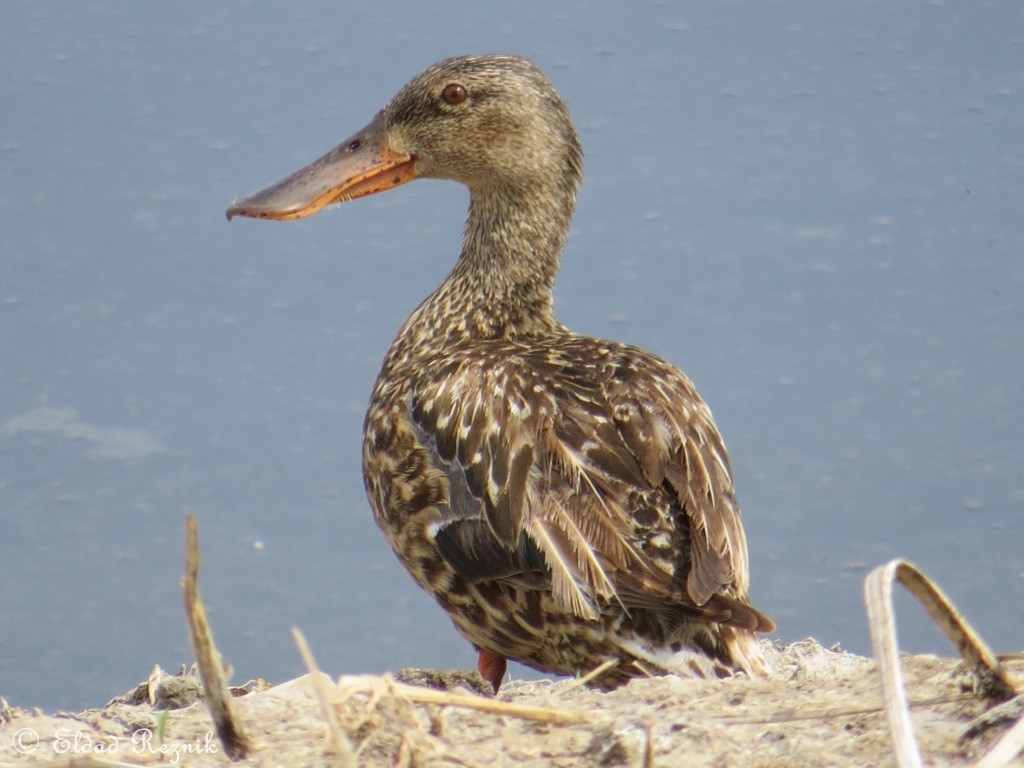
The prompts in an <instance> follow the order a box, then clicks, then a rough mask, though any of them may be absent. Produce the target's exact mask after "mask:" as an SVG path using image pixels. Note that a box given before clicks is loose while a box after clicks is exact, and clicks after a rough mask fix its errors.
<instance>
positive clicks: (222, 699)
mask: <svg viewBox="0 0 1024 768" xmlns="http://www.w3.org/2000/svg"><path fill="white" fill-rule="evenodd" d="M198 579H199V533H198V529H197V524H196V519H195V518H194V517H193V516H192V515H186V516H185V577H184V578H183V579H182V581H181V590H182V594H183V596H184V598H185V616H186V617H187V618H188V634H189V638H190V639H191V641H192V649H193V650H194V651H195V654H196V661H197V662H198V663H199V675H200V677H201V678H202V680H203V691H204V692H205V697H204V701H205V703H206V708H207V709H208V710H210V716H211V717H212V718H213V724H214V727H215V728H216V730H217V736H218V737H219V738H220V743H221V744H222V745H223V746H224V752H225V753H226V754H227V755H228V757H230V758H231V759H232V760H241V759H242V758H243V757H245V756H246V755H247V754H248V753H249V750H250V742H249V737H248V736H247V735H246V734H245V731H244V729H243V728H242V725H241V723H240V722H239V721H238V718H237V717H236V716H235V709H234V706H233V704H232V697H231V692H230V691H229V690H228V685H227V681H225V679H224V667H223V666H222V665H221V661H220V653H218V651H217V646H216V645H214V642H213V632H212V630H211V629H210V623H209V621H208V620H207V618H206V608H205V606H204V605H203V601H202V598H200V597H199V586H198Z"/></svg>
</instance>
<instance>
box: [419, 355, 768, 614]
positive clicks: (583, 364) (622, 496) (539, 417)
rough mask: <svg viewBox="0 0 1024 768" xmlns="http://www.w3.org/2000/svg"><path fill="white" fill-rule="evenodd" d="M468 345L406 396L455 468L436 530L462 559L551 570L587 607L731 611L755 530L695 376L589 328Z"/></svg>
mask: <svg viewBox="0 0 1024 768" xmlns="http://www.w3.org/2000/svg"><path fill="white" fill-rule="evenodd" d="M473 352H474V353H473V354H472V355H467V356H466V357H463V358H461V360H460V361H458V362H451V358H450V357H449V358H448V360H449V362H447V363H444V364H443V366H442V367H441V368H439V369H438V370H433V369H431V370H426V371H424V372H423V373H424V375H423V377H422V379H421V381H422V382H423V384H422V385H421V386H420V387H418V388H417V389H416V391H415V393H414V395H413V401H412V403H411V406H412V416H413V419H414V421H415V423H416V424H417V426H418V429H419V430H420V431H421V443H422V444H423V445H424V446H426V447H428V449H431V450H432V451H433V452H434V455H435V459H436V463H437V464H438V465H439V466H440V467H442V468H443V469H444V471H445V472H446V474H447V476H448V479H449V484H450V494H449V495H450V500H449V505H448V515H449V518H448V519H447V520H445V521H443V522H442V524H441V525H440V526H439V530H438V535H437V543H438V546H439V547H440V548H441V550H442V552H443V553H444V554H445V556H446V558H448V559H449V561H450V562H452V564H453V566H455V567H456V568H457V569H459V568H460V567H461V568H462V569H463V571H464V572H465V573H466V574H467V575H470V576H472V575H475V576H476V577H477V578H481V579H482V578H505V577H509V576H513V575H515V574H516V573H519V574H527V575H530V576H532V577H536V576H537V575H538V573H540V572H542V571H546V572H547V574H548V578H550V584H551V589H552V590H553V592H554V594H555V595H556V597H557V598H558V599H560V600H561V601H562V602H563V604H564V605H566V606H567V607H568V608H570V609H571V610H572V611H573V612H575V613H577V614H578V615H580V616H584V617H588V618H594V617H596V615H597V612H598V609H597V605H598V602H599V601H601V600H604V601H618V602H620V603H622V604H623V605H624V606H626V607H660V608H670V607H678V608H683V609H688V610H692V611H694V612H697V613H704V614H707V615H708V616H709V618H712V619H714V620H719V621H729V618H730V613H729V611H730V604H731V603H732V602H733V601H732V600H731V598H730V595H732V596H736V597H739V598H741V599H742V598H743V597H744V596H745V591H746V583H747V566H746V543H745V540H744V537H743V529H742V525H741V523H740V519H739V512H738V509H737V507H736V504H735V500H734V498H733V488H732V480H731V476H730V471H729V465H728V459H727V457H726V454H725V449H724V447H723V446H722V442H721V439H720V438H719V436H718V432H717V430H716V429H715V427H714V423H713V422H712V421H711V415H710V413H709V412H708V410H707V407H706V406H705V405H704V403H703V402H702V401H701V400H700V398H699V397H698V396H697V394H696V392H695V390H694V388H693V385H692V384H691V383H690V382H689V380H687V379H686V378H685V377H684V376H683V375H682V374H681V373H680V372H678V371H677V370H676V369H674V368H673V367H672V366H670V365H668V364H667V363H665V362H663V361H661V360H659V359H658V358H655V357H653V356H652V355H649V354H647V353H644V352H642V351H641V350H637V349H634V348H631V347H625V346H622V345H612V344H605V343H603V342H597V341H595V340H593V339H587V338H584V337H569V338H567V339H561V340H560V341H558V342H557V343H552V344H551V345H548V346H540V347H538V346H536V345H534V346H532V347H531V348H529V349H526V348H523V347H518V346H516V345H513V344H500V345H495V344H493V343H492V344H489V345H487V346H482V345H481V347H479V348H477V349H475V350H474V351H473ZM460 572H461V571H460ZM723 589H725V590H726V592H727V593H728V594H726V595H724V596H723V595H718V593H720V592H721V591H722V590H723ZM737 618H738V617H737ZM738 623H743V624H748V623H750V620H749V618H748V619H747V620H744V621H741V622H738ZM755 623H756V622H755Z"/></svg>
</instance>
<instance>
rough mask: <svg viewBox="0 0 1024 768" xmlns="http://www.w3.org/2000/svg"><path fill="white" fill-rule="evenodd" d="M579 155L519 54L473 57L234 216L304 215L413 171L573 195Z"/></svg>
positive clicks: (545, 84) (422, 82) (428, 73)
mask: <svg viewBox="0 0 1024 768" xmlns="http://www.w3.org/2000/svg"><path fill="white" fill-rule="evenodd" d="M580 166H581V154H580V147H579V142H578V140H577V138H576V132H575V130H574V128H573V125H572V121H571V120H570V118H569V110H568V109H567V108H566V106H565V103H564V102H563V101H562V99H561V98H560V97H559V95H558V93H557V92H556V91H555V89H554V87H553V86H552V85H551V83H550V81H548V79H547V78H546V77H545V76H544V74H543V73H542V72H541V71H540V70H539V69H538V68H537V67H536V66H535V65H534V64H532V63H531V62H530V61H527V60H526V59H523V58H519V57H516V56H503V55H488V56H466V57H459V58H453V59H446V60H444V61H441V62H438V63H437V64H434V65H433V66H432V67H430V68H429V69H427V70H425V71H424V72H422V73H420V74H419V75H417V76H416V77H414V78H413V79H412V80H411V81H410V82H409V83H408V84H407V85H406V86H405V87H404V88H402V90H401V91H399V92H398V94H397V95H396V96H395V97H394V98H393V99H392V100H391V102H390V103H389V104H388V105H387V106H386V107H385V108H384V109H383V110H381V111H380V112H379V113H378V114H377V116H376V117H375V118H374V119H373V121H372V122H370V124H369V125H367V126H366V127H365V128H363V129H362V130H361V131H357V132H356V133H355V134H353V135H352V136H350V137H349V138H347V139H345V141H343V142H342V143H341V144H339V145H338V146H337V147H335V148H334V149H332V150H331V151H330V152H328V153H327V154H326V155H324V156H323V157H321V158H320V159H319V160H316V161H315V162H313V163H311V164H310V165H307V166H306V167H305V168H302V169H300V170H298V171H296V172H295V173H293V174H291V175H290V176H287V177H285V178H283V179H281V180H280V181H278V182H276V183H274V184H272V185H270V186H269V187H267V188H266V189H263V190H260V191H259V192H256V193H255V194H252V195H250V196H248V197H244V198H242V199H240V200H237V201H235V202H234V203H233V204H232V205H231V207H230V208H228V211H227V215H228V218H229V219H230V218H231V217H232V216H250V217H253V218H265V219H300V218H303V217H305V216H309V215H311V214H314V213H316V212H317V211H319V210H320V209H321V208H323V207H324V206H327V205H330V204H331V203H339V202H344V201H346V200H351V199H353V198H356V197H363V196H364V195H372V194H374V193H376V192H383V191H385V190H388V189H391V188H393V187H396V186H398V185H400V184H404V183H405V182H408V181H412V180H413V179H416V178H420V177H423V178H437V179H452V180H454V181H459V182H461V183H463V184H466V185H467V186H468V187H470V189H471V190H487V189H494V190H506V191H510V192H512V193H516V192H529V191H530V190H533V191H535V192H536V191H539V190H540V189H544V188H551V187H552V186H555V187H556V188H560V189H562V190H565V191H568V193H569V194H570V195H572V194H574V193H575V190H576V187H577V185H578V184H579V179H580Z"/></svg>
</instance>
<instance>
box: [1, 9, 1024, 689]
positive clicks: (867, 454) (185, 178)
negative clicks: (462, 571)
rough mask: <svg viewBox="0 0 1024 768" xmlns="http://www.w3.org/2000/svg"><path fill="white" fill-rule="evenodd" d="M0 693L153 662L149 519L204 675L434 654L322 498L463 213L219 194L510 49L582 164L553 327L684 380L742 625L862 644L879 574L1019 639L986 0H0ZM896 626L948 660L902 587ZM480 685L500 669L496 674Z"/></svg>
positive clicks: (369, 534) (1022, 130)
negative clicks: (446, 69) (280, 204)
mask: <svg viewBox="0 0 1024 768" xmlns="http://www.w3.org/2000/svg"><path fill="white" fill-rule="evenodd" d="M3 15H4V21H3V24H2V25H0V67H2V70H0V71H2V79H0V695H3V696H5V697H6V698H7V699H8V700H9V701H10V702H11V703H12V704H19V705H40V706H43V707H46V708H56V707H65V708H80V707H84V706H87V705H98V704H102V703H103V702H105V701H106V699H107V698H108V697H109V696H111V695H113V694H116V693H119V692H121V691H123V690H125V689H127V688H128V687H130V686H132V685H134V684H135V683H136V682H138V681H139V680H141V679H144V678H145V677H146V675H147V674H148V672H149V670H150V667H151V665H152V664H154V663H159V664H161V665H162V666H164V667H165V668H171V669H174V668H176V667H177V665H178V664H180V663H182V662H187V661H190V660H191V657H192V653H191V651H190V649H189V647H188V641H187V636H186V631H185V623H184V620H183V613H182V609H181V598H180V594H179V587H178V582H179V578H180V575H181V573H182V567H183V563H182V538H183V511H184V510H185V509H188V510H191V511H192V512H193V513H194V514H195V515H196V516H197V517H198V518H199V521H200V526H201V530H200V533H201V542H202V551H203V566H202V571H201V574H200V578H201V585H202V589H203V593H204V596H205V598H206V601H207V603H208V607H209V612H210V616H211V619H212V622H213V627H214V630H215V632H216V635H217V639H218V641H219V644H220V646H221V649H222V651H223V652H224V653H225V655H226V656H227V657H228V658H229V659H230V660H231V661H232V662H233V664H234V666H235V669H236V675H235V678H236V679H246V678H249V677H254V676H263V677H266V678H268V679H270V680H281V679H284V678H286V677H289V676H292V675H295V674H297V673H299V672H300V671H301V668H300V663H299V661H298V658H297V655H296V653H295V651H294V649H293V646H292V641H291V637H290V634H289V628H290V627H291V626H293V625H298V626H300V627H302V628H303V629H304V630H305V631H306V633H307V635H308V636H309V638H310V641H311V643H312V646H313V648H314V649H315V651H316V653H317V655H318V658H319V661H320V663H321V664H322V666H324V667H325V668H326V669H328V670H330V671H332V672H335V673H342V672H364V671H383V670H387V669H392V670H393V669H396V668H398V667H401V666H405V665H423V666H435V667H465V666H469V665H471V664H472V663H473V661H474V655H473V654H472V652H471V649H470V648H469V647H468V645H467V644H466V643H465V642H464V641H463V640H462V639H461V638H460V637H459V636H458V635H457V634H456V633H455V631H454V629H452V627H451V626H450V624H449V623H448V621H447V619H446V618H445V617H444V616H443V614H442V613H441V611H440V610H439V609H438V608H437V607H436V606H435V605H434V604H433V603H432V602H431V601H429V600H428V599H427V598H426V597H425V596H423V595H422V594H421V593H420V592H419V591H418V590H417V588H416V587H415V586H414V585H413V584H412V582H411V581H410V580H409V579H408V577H407V576H406V575H405V573H404V571H403V570H402V569H401V567H400V566H399V565H398V563H397V561H396V560H395V559H394V557H393V556H392V554H391V552H390V550H389V549H388V548H387V546H386V544H385V543H384V540H383V538H382V537H381V536H380V534H379V533H378V532H377V530H376V528H375V527H374V524H373V522H372V520H371V518H370V514H369V510H368V507H367V504H366V501H365V498H364V496H363V490H362V483H361V479H360V467H359V460H360V459H359V450H360V429H361V423H362V416H363V411H364V408H365V404H366V401H367V398H368V396H369V391H370V387H371V384H372V381H373V378H374V376H375V375H376V371H377V366H378V364H379V361H380V359H381V357H382V355H383V353H384V351H385V349H386V348H387V345H388V343H389V342H390V340H391V337H392V335H393V333H394V332H395V330H396V329H397V328H398V326H399V325H400V324H401V322H402V321H403V320H404V318H405V316H406V315H407V314H408V312H409V311H410V310H411V309H412V308H413V307H414V306H415V304H416V303H417V302H418V301H419V300H420V299H421V298H422V297H423V296H424V295H425V294H426V293H428V292H429V291H430V289H431V288H432V287H433V286H434V285H435V284H436V283H437V282H438V281H439V280H440V279H441V278H442V277H443V275H444V274H445V273H446V272H447V270H448V269H449V267H450V265H451V263H452V260H453V258H454V255H455V254H456V252H457V249H458V244H459V236H460V231H461V227H462V220H463V214H464V207H465V204H466V194H465V192H464V190H462V189H460V188H458V187H457V186H455V185H452V184H445V183H440V182H426V181H424V182H418V183H417V184H412V185H409V186H407V187H403V188H402V189H400V190H398V191H395V192H393V193H390V194H388V195H383V196H377V197H373V198H368V199H365V200H361V201H357V202H354V203H352V204H349V205H346V206H342V207H341V208H339V209H336V210H332V211H330V212H327V213H324V214H321V215H319V216H316V217H314V218H313V219H311V220H308V221H305V222H301V223H296V224H281V223H266V222H253V221H246V220H241V221H235V222H233V223H231V224H230V225H229V224H228V223H227V222H226V221H225V219H224V209H225V207H226V206H227V204H228V203H229V202H230V201H231V200H232V199H233V198H235V197H237V196H239V195H241V194H245V193H248V192H251V191H252V190H254V189H256V188H257V187H259V186H262V185H263V184H265V183H267V182H270V181H272V180H274V179H276V178H278V177H279V176H281V175H283V174H285V173H287V172H289V171H291V170H294V169H295V168H297V167H298V166H299V165H302V164H304V163H306V162H308V161H309V160H312V159H313V158H315V157H318V156H319V155H320V154H321V153H322V152H323V151H325V150H327V149H328V148H330V147H332V146H333V145H334V144H335V143H336V142H337V141H340V140H341V139H342V138H344V137H345V136H347V135H348V134H349V133H350V132H351V131H353V130H355V129H357V128H359V127H361V126H362V125H364V124H365V123H366V122H367V120H368V119H369V118H370V117H372V115H373V114H374V113H375V111H376V110H377V109H379V108H380V107H381V106H383V104H384V103H385V101H386V100H387V99H388V98H389V97H390V96H391V95H392V93H393V92H394V91H395V90H396V89H397V88H398V87H400V86H401V85H402V84H403V83H404V82H405V81H406V80H407V79H408V78H409V77H410V76H411V75H413V74H414V73H415V72H417V71H418V70H420V69H422V68H423V67H425V66H426V65H428V64H430V63H432V62H433V61H434V60H436V59H439V58H442V57H445V56H449V55H454V54H459V53H469V52H486V51H508V52H515V53H520V54H523V55H526V56H529V57H531V58H533V59H534V60H536V61H537V62H538V63H539V64H540V65H541V67H542V68H543V69H545V70H546V71H547V73H548V74H549V76H550V77H551V78H552V79H553V80H554V82H555V83H556V85H557V86H558V88H559V90H560V91H561V92H562V94H563V95H564V97H565V98H566V100H567V102H568V103H569V105H570V107H571V108H572V110H573V114H574V116H575V119H576V122H577V125H578V127H579V129H580V133H581V136H582V139H583V142H584V145H585V149H586V152H587V155H586V165H587V180H586V183H585V186H584V188H583V190H582V193H581V195H580V199H579V209H578V213H577V217H576V220H575V224H574V228H573V233H572V237H571V240H570V243H569V246H568V250H567V253H566V255H565V259H564V269H563V271H562V273H561V276H560V279H559V282H558V288H557V304H558V308H559V311H560V314H561V316H562V319H563V320H564V321H565V322H566V323H567V324H569V325H570V326H571V327H573V328H575V329H576V330H579V331H583V332H587V333H591V334H595V335H600V336H607V337H612V338H616V339H620V340H624V341H629V342H633V343H637V344H640V345H642V346H644V347H647V348H649V349H652V350H654V351H656V352H658V353H659V354H661V355H663V356H665V357H667V358H668V359H670V360H672V361H673V362H675V363H676V364H678V365H679V366H680V367H682V368H683V369H684V370H686V371H687V372H688V373H689V374H690V375H691V377H692V378H693V379H694V380H695V381H696V383H697V385H698V386H699V388H700V389H701V391H702V393H703V394H704V396H705V398H706V399H707V400H708V401H709V403H710V404H711V406H712V409H713V410H714V412H715V415H716V418H717V420H718V424H719V426H720V428H721V430H722V432H723V434H724V435H725V438H726V441H727V443H728V445H729V448H730V451H731V454H732V457H733V461H734V466H735V472H736V477H737V483H738V488H739V494H740V500H741V503H742V505H743V508H744V512H745V519H746V521H747V530H748V536H749V539H750V549H751V559H752V564H753V566H752V568H753V595H754V598H755V601H756V602H757V604H758V605H759V606H760V607H762V608H763V609H764V610H766V611H767V612H768V613H770V614H771V615H772V616H774V618H775V619H776V620H777V621H778V624H779V631H778V635H777V636H778V637H779V638H781V639H783V640H787V641H789V640H795V639H798V638H802V637H805V636H807V635H813V636H815V637H816V638H818V639H819V640H820V641H822V642H824V643H833V642H836V641H841V642H842V644H843V645H844V646H845V647H847V648H850V649H852V650H855V651H858V652H867V651H868V650H869V648H868V640H867V632H866V625H865V619H864V611H863V607H862V602H861V597H860V590H861V587H860V584H861V581H862V579H863V576H864V574H865V568H866V567H869V566H874V565H877V564H879V563H881V562H884V561H885V560H887V559H889V558H892V557H895V556H907V557H910V558H912V559H914V560H915V561H917V562H918V563H919V564H921V565H922V566H923V567H924V568H925V570H926V571H927V572H928V573H930V574H931V575H933V576H934V577H936V578H937V579H938V580H939V581H940V583H941V584H942V585H943V586H944V587H945V588H946V589H947V590H948V592H949V593H950V594H951V595H952V596H953V598H954V599H955V600H956V601H958V602H959V603H960V605H961V606H962V607H963V609H964V610H965V611H966V613H967V615H968V617H969V618H970V619H972V620H973V621H974V622H975V623H976V624H977V626H978V628H979V630H980V631H981V632H982V634H983V635H984V636H985V637H986V638H987V639H988V640H990V641H991V642H992V644H993V645H995V646H996V647H997V648H1000V649H1007V650H1010V649H1020V648H1021V646H1022V645H1024V429H1022V428H1024V416H1022V413H1024V386H1022V371H1024V365H1022V363H1024V297H1022V293H1024V261H1022V259H1024V56H1022V50H1024V6H1022V5H1021V4H1020V2H1019V0H1005V2H988V3H985V2H976V3H970V4H958V3H950V4H945V3H941V2H935V3H930V2H929V3H926V2H904V3H889V2H885V1H884V0H874V1H872V2H861V3H843V4H840V3H816V2H811V1H810V0H808V1H807V2H789V3H771V4H760V3H715V4H703V5H699V6H696V5H695V6H693V7H689V6H688V5H679V6H677V5H676V4H671V3H632V4H624V3H610V2H609V3H603V2H602V3H589V2H588V3H575V4H572V5H571V6H570V5H565V6H562V8H561V9H559V10H552V9H551V7H549V4H547V3H542V2H536V1H534V2H529V3H520V4H515V5H514V6H508V7H507V8H504V7H503V8H498V7H497V6H495V7H491V6H490V4H478V3H468V2H465V3H463V2H458V3H449V4H446V5H445V6H444V8H443V9H441V8H435V7H428V6H426V5H421V6H414V5H413V4H408V5H405V4H399V3H396V2H390V1H384V2H373V3H363V4H358V5H356V4H351V3H344V4H343V3H335V2H320V3H316V4H303V5H301V6H299V5H293V4H287V5H286V4H274V5H270V4H258V3H251V4H236V3H230V4H210V3H191V4H177V3H146V4H128V3H124V4H114V3H97V4H95V5H91V4H87V3H75V4H49V3H32V2H26V3H15V2H11V3H6V4H5V5H4V14H3ZM900 608H901V611H902V613H901V616H902V621H901V633H902V634H901V639H902V640H903V643H904V645H905V646H906V647H907V648H908V649H910V650H913V651H933V652H943V653H951V652H952V651H951V649H950V648H949V647H948V646H947V644H946V642H945V641H944V640H943V639H942V638H941V637H940V636H939V635H938V633H937V631H936V630H934V629H933V628H932V627H931V625H930V622H929V621H928V620H927V618H926V617H925V616H924V614H923V612H922V611H920V610H917V609H913V608H911V606H910V603H909V602H908V601H902V602H901V604H900ZM515 673H516V674H521V673H522V671H521V670H517V671H516V672H515Z"/></svg>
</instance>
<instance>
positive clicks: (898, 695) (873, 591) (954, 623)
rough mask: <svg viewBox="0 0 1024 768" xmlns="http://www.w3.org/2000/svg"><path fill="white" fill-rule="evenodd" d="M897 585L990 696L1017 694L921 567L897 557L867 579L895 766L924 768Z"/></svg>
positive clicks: (992, 656)
mask: <svg viewBox="0 0 1024 768" xmlns="http://www.w3.org/2000/svg"><path fill="white" fill-rule="evenodd" d="M897 581H898V582H899V583H900V584H902V585H903V586H904V587H905V588H906V589H907V591H908V592H910V594H912V595H913V596H914V597H916V598H917V599H918V601H919V602H920V603H921V605H923V606H924V608H925V610H927V611H928V614H929V615H930V616H931V617H932V619H933V620H934V621H935V623H936V624H937V625H938V627H939V629H941V630H942V631H943V633H944V634H945V635H946V637H948V638H949V639H950V640H951V641H952V642H953V644H954V645H955V646H956V647H957V650H959V651H960V655H961V656H962V657H963V659H964V660H965V661H966V662H967V663H968V664H969V665H970V667H971V670H972V671H973V672H974V673H975V674H976V675H978V677H979V678H981V680H982V683H983V689H984V690H985V692H986V694H987V695H989V696H992V697H995V698H1007V697H1009V696H1012V695H1013V692H1014V690H1013V686H1012V684H1011V683H1010V681H1009V679H1008V677H1007V675H1006V671H1005V670H1004V669H1003V667H1001V666H1000V665H999V661H998V660H997V659H996V656H995V654H993V653H992V651H991V650H990V649H989V647H988V646H987V645H986V644H985V641H984V640H982V639H981V637H980V636H979V635H978V633H977V632H975V631H974V628H973V627H972V626H971V625H970V624H969V623H968V622H967V620H966V619H965V618H964V617H963V615H961V613H960V612H959V611H958V610H957V609H956V607H955V606H954V605H953V603H952V602H951V601H950V600H949V598H948V597H946V595H945V594H944V593H943V592H942V590H941V589H939V587H938V585H936V584H935V582H933V581H932V580H931V579H929V578H928V577H927V576H925V575H924V574H923V573H922V572H921V570H920V569H919V568H918V567H917V566H915V565H914V564H913V563H910V562H909V561H907V560H903V559H896V560H892V561H890V562H888V563H886V564H885V565H882V566H879V567H878V568H875V569H874V570H873V571H871V573H869V574H868V576H867V578H866V579H865V580H864V601H865V603H866V605H867V612H868V623H869V625H870V629H871V645H872V648H873V649H874V655H875V660H876V661H877V662H878V671H879V674H880V675H881V678H882V699H883V703H884V705H885V714H886V720H887V721H888V723H889V730H890V732H891V734H892V738H893V745H894V747H895V751H896V762H897V765H899V766H900V768H920V767H921V765H922V762H921V752H920V750H919V749H918V745H917V738H916V737H915V736H914V726H913V722H912V721H911V718H910V707H909V705H908V704H907V694H906V689H905V687H904V684H903V673H902V671H901V669H900V660H899V645H898V642H897V639H896V615H895V611H894V609H893V605H892V588H893V584H894V583H895V582H897ZM1010 759H1013V756H1011V757H1010ZM1001 765H1003V763H993V764H991V765H988V766H986V768H997V767H998V766H1001Z"/></svg>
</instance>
